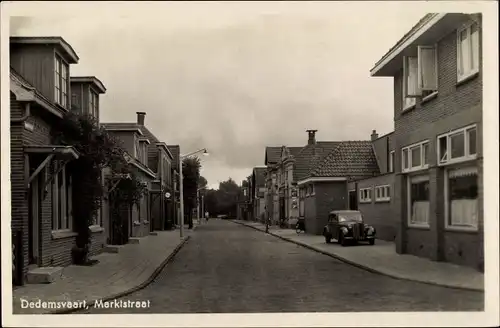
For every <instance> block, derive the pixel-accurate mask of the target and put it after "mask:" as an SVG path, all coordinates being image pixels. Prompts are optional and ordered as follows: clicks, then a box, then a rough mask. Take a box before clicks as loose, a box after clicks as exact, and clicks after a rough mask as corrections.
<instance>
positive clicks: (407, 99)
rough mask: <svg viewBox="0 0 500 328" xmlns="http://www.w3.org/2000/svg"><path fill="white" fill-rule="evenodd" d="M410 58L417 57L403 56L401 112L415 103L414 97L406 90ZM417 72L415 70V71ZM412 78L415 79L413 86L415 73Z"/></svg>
mask: <svg viewBox="0 0 500 328" xmlns="http://www.w3.org/2000/svg"><path fill="white" fill-rule="evenodd" d="M410 60H415V61H417V58H416V57H406V56H404V57H403V79H402V83H403V88H402V89H403V92H402V96H403V99H402V111H403V112H404V111H407V110H409V109H411V108H413V107H415V105H416V104H417V101H416V98H415V97H411V96H408V93H409V91H408V79H409V76H411V74H410V69H409V61H410ZM417 72H418V69H417ZM417 72H415V73H417ZM413 78H414V79H415V81H414V82H415V86H417V79H418V77H417V75H415V76H414V77H413Z"/></svg>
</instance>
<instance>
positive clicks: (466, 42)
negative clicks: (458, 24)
mask: <svg viewBox="0 0 500 328" xmlns="http://www.w3.org/2000/svg"><path fill="white" fill-rule="evenodd" d="M477 72H479V24H478V23H477V22H474V23H472V24H471V25H469V26H467V27H465V28H463V29H461V30H458V31H457V80H458V81H459V82H460V81H462V80H464V79H466V78H468V77H469V76H472V75H474V74H475V73H477Z"/></svg>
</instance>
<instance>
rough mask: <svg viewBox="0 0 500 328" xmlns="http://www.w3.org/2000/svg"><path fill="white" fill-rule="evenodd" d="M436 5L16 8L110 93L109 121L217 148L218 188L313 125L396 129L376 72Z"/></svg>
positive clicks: (207, 166) (333, 130)
mask: <svg viewBox="0 0 500 328" xmlns="http://www.w3.org/2000/svg"><path fill="white" fill-rule="evenodd" d="M425 3H426V2H421V4H422V5H419V6H418V7H415V6H412V7H410V6H409V5H405V4H404V3H397V2H386V3H375V2H353V3H349V4H346V3H342V2H320V3H312V2H309V3H307V2H306V3H292V2H284V3H266V2H245V3H232V4H231V3H208V2H205V3H149V4H134V3H128V4H113V3H101V4H98V5H97V4H95V5H94V6H91V4H88V3H87V4H86V5H83V4H80V5H78V4H70V3H64V4H60V5H59V6H55V5H50V4H43V5H42V7H40V6H39V7H38V8H35V7H34V6H35V5H31V6H29V8H28V5H29V2H26V3H24V4H21V3H20V4H19V6H18V7H17V8H16V7H13V8H12V10H13V11H11V15H18V16H21V15H23V16H25V17H22V18H17V19H11V34H12V35H23V36H27V35H37V36H38V35H47V36H48V35H51V36H62V37H63V38H64V39H65V40H66V41H67V42H68V43H70V44H71V45H72V46H73V48H74V49H75V51H76V52H77V54H78V56H79V57H80V62H79V64H77V65H72V66H71V69H70V70H71V75H95V76H96V77H98V78H99V79H101V81H102V82H103V83H104V85H105V86H106V88H107V89H108V91H107V93H106V94H105V95H103V96H101V121H103V122H130V121H135V119H136V114H135V113H136V112H137V111H145V112H147V116H146V125H147V127H148V128H149V129H150V130H151V131H152V132H153V133H154V134H155V135H156V136H157V137H158V138H159V139H161V140H162V141H165V142H166V143H167V144H179V145H180V146H181V152H182V153H187V152H191V151H194V150H197V149H199V148H203V147H206V148H208V150H209V152H210V156H209V157H203V158H202V160H203V162H202V163H203V171H202V174H203V175H204V176H205V177H206V178H207V180H208V183H209V185H210V186H214V185H218V182H219V181H222V180H226V179H227V178H228V177H232V178H233V179H235V180H236V181H237V182H241V180H242V179H244V178H245V177H246V176H247V175H249V174H250V173H251V169H252V167H254V166H262V165H263V164H264V148H265V146H266V145H277V146H279V145H282V144H286V145H290V146H302V145H304V144H305V143H306V142H307V134H306V132H305V130H306V129H317V130H319V131H318V134H317V139H318V140H324V141H329V140H361V139H365V140H367V139H369V138H370V134H371V131H372V130H373V129H376V130H377V131H379V133H380V134H384V133H388V132H390V131H392V129H393V90H392V79H388V78H372V77H370V75H369V70H370V69H371V68H372V67H373V64H374V63H375V62H376V61H378V60H379V59H380V58H381V57H382V56H383V55H384V54H385V53H386V52H387V51H388V49H389V48H390V47H391V46H393V45H394V44H395V43H396V42H397V41H398V40H399V38H401V37H402V36H403V34H404V33H406V32H407V31H408V30H409V29H410V28H411V27H412V26H413V25H414V24H415V23H416V22H417V21H418V20H419V19H420V18H421V16H423V15H424V14H425V13H426V12H427V11H429V7H426V6H425ZM21 5H23V6H22V7H21ZM28 9H29V11H28ZM16 10H17V11H16ZM48 12H52V14H51V16H50V17H48V16H46V13H48ZM56 13H57V16H54V15H55V14H56ZM64 13H66V14H64ZM32 15H36V16H32Z"/></svg>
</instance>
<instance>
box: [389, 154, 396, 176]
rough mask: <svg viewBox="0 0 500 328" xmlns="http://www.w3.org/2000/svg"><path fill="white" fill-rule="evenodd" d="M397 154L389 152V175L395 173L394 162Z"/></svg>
mask: <svg viewBox="0 0 500 328" xmlns="http://www.w3.org/2000/svg"><path fill="white" fill-rule="evenodd" d="M395 156H396V152H395V151H394V150H391V151H390V152H389V173H393V172H394V160H395Z"/></svg>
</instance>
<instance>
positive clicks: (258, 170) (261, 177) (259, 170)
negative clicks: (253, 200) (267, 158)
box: [253, 167, 267, 187]
mask: <svg viewBox="0 0 500 328" xmlns="http://www.w3.org/2000/svg"><path fill="white" fill-rule="evenodd" d="M266 171H267V168H264V167H254V168H253V175H254V176H255V185H256V186H259V187H261V186H264V185H265V184H266V178H265V173H266Z"/></svg>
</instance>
